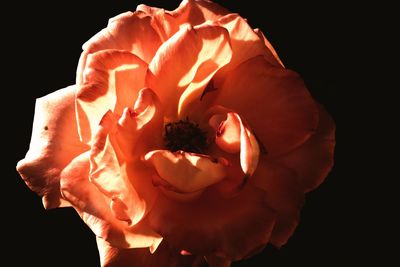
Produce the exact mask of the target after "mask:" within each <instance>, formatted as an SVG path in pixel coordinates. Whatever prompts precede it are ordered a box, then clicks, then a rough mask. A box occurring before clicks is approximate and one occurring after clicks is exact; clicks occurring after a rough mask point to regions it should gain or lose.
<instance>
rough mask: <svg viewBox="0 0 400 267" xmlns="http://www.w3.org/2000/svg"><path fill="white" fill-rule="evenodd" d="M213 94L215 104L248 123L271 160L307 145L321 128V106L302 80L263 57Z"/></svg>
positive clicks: (242, 67) (245, 65)
mask: <svg viewBox="0 0 400 267" xmlns="http://www.w3.org/2000/svg"><path fill="white" fill-rule="evenodd" d="M213 94H214V97H215V98H214V99H215V103H217V104H219V105H223V106H224V107H226V108H228V109H232V110H235V112H237V113H238V114H240V116H242V117H243V118H245V119H246V121H247V122H248V124H249V125H251V127H252V129H253V131H254V133H255V135H256V136H257V139H258V140H259V141H260V142H261V143H262V146H263V147H265V148H266V150H267V152H268V155H269V156H271V157H273V156H277V155H282V154H284V153H287V152H288V151H290V150H293V149H294V148H296V147H298V146H300V145H301V144H303V143H304V142H305V141H306V140H307V139H308V138H309V137H310V136H311V135H312V134H313V133H314V132H315V129H316V127H317V125H318V109H317V106H316V104H315V102H314V100H313V99H312V97H311V95H310V93H309V92H308V90H307V88H306V87H305V85H304V82H303V80H302V79H301V78H300V76H299V75H298V74H297V73H295V72H293V71H290V70H287V69H284V68H282V67H274V66H272V65H271V64H270V63H268V62H267V61H266V60H265V59H264V57H262V56H258V57H255V58H252V59H250V60H248V61H246V62H244V63H242V64H240V65H239V66H238V67H237V68H236V69H235V70H233V71H231V72H230V73H229V74H228V76H227V77H226V79H225V82H224V84H223V85H222V88H220V89H219V90H217V91H216V92H214V93H213ZM260 146H261V145H260Z"/></svg>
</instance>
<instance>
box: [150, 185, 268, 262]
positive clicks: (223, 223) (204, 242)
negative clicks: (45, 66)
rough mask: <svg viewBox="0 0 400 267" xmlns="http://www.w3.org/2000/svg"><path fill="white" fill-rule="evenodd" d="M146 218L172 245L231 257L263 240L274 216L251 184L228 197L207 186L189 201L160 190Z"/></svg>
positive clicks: (249, 249) (195, 252)
mask: <svg viewBox="0 0 400 267" xmlns="http://www.w3.org/2000/svg"><path fill="white" fill-rule="evenodd" d="M148 218H149V221H150V223H151V225H152V227H153V229H154V230H155V231H156V232H158V233H159V234H160V235H162V236H163V237H164V238H165V240H168V242H169V243H170V244H171V246H172V247H174V248H177V249H181V250H185V251H188V252H191V253H193V254H195V255H218V256H220V257H224V258H226V259H230V260H239V259H242V258H244V257H245V256H247V255H248V254H249V253H251V251H253V250H254V249H255V248H257V247H259V246H260V245H262V244H266V243H267V242H268V241H269V237H270V234H271V231H272V228H273V225H274V220H275V216H274V213H273V212H272V210H271V209H270V208H269V207H268V205H267V202H266V199H265V194H264V192H263V191H262V190H261V189H257V188H255V187H253V186H246V187H245V188H244V189H243V190H242V191H241V192H240V194H238V195H236V196H234V197H232V198H230V199H225V198H223V197H221V196H219V195H218V194H216V193H215V192H212V190H209V191H207V190H206V191H205V192H204V193H203V195H202V196H201V197H200V198H198V199H196V200H194V201H192V202H190V203H189V202H180V201H175V200H173V199H170V198H168V197H165V196H164V195H162V194H160V195H159V199H158V200H157V202H156V204H155V205H154V207H153V209H152V210H151V212H150V213H149V214H148ZM165 222H168V223H165Z"/></svg>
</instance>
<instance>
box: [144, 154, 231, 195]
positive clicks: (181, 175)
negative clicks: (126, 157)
mask: <svg viewBox="0 0 400 267" xmlns="http://www.w3.org/2000/svg"><path fill="white" fill-rule="evenodd" d="M144 161H145V162H146V163H148V164H150V165H151V166H153V167H154V169H155V171H156V172H157V174H158V175H159V176H160V177H161V178H162V179H163V180H165V182H167V183H168V184H169V185H171V186H172V187H171V190H176V191H178V192H183V193H193V192H196V191H199V190H201V189H204V188H206V187H208V186H210V185H212V184H215V183H217V182H219V181H221V180H222V179H223V178H225V175H226V163H225V161H224V159H213V158H211V157H209V156H206V155H201V154H195V153H188V152H184V151H177V152H171V151H168V150H155V151H151V152H149V153H147V154H146V155H145V156H144ZM172 188H174V189H172Z"/></svg>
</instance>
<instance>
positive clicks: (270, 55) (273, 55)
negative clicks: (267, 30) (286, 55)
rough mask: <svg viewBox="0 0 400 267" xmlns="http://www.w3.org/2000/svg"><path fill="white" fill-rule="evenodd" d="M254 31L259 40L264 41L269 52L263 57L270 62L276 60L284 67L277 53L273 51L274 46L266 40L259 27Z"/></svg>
mask: <svg viewBox="0 0 400 267" xmlns="http://www.w3.org/2000/svg"><path fill="white" fill-rule="evenodd" d="M254 32H255V33H256V34H257V35H258V37H259V38H260V40H262V41H263V42H264V45H265V46H266V47H267V48H268V49H269V51H270V53H268V54H266V55H265V58H266V59H267V61H268V62H270V63H271V64H272V62H274V61H277V62H278V63H279V64H280V65H281V66H282V67H285V66H284V65H283V63H282V60H281V59H280V58H279V56H278V53H277V52H276V51H275V48H274V47H273V46H272V44H271V43H270V42H269V41H268V39H267V37H265V35H264V33H263V32H262V31H261V30H260V29H254Z"/></svg>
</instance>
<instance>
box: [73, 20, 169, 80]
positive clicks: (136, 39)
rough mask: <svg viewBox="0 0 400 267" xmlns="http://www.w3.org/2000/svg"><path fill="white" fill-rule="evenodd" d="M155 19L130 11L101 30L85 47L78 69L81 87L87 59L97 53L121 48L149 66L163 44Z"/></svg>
mask: <svg viewBox="0 0 400 267" xmlns="http://www.w3.org/2000/svg"><path fill="white" fill-rule="evenodd" d="M151 24H152V19H151V17H149V16H145V15H144V14H143V13H142V12H134V13H132V12H126V13H123V14H121V15H119V16H117V17H115V18H112V19H110V21H109V23H108V26H107V28H105V29H103V30H101V31H100V32H99V33H97V34H96V35H95V36H93V37H92V38H91V39H90V40H89V41H87V42H86V43H85V44H84V45H83V49H84V51H83V52H82V54H81V57H80V59H79V64H78V70H77V84H82V83H83V72H84V70H85V69H86V65H87V63H86V62H87V57H88V56H89V55H90V54H92V53H95V52H98V51H102V50H108V49H118V50H125V51H128V52H131V53H132V54H135V55H136V56H138V57H139V58H140V59H142V60H143V61H145V62H146V63H149V62H150V61H151V59H152V58H153V56H154V54H155V53H156V51H157V49H158V47H159V46H160V45H161V40H160V37H159V36H158V34H157V32H156V31H155V30H154V29H153V27H152V25H151Z"/></svg>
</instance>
